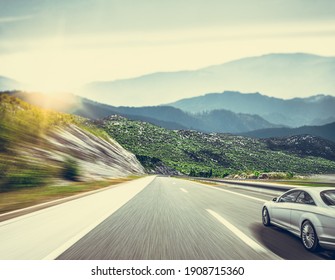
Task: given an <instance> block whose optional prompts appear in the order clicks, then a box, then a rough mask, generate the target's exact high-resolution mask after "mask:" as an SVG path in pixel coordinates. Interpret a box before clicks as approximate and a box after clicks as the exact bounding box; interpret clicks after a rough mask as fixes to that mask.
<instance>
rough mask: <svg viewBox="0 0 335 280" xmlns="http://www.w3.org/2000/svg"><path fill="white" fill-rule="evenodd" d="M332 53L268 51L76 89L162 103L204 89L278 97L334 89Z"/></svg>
mask: <svg viewBox="0 0 335 280" xmlns="http://www.w3.org/2000/svg"><path fill="white" fill-rule="evenodd" d="M334 76H335V58H334V57H322V56H317V55H311V54H303V53H293V54H268V55H263V56H258V57H249V58H243V59H240V60H235V61H231V62H228V63H224V64H221V65H216V66H210V67H207V68H202V69H198V70H193V71H179V72H160V73H153V74H149V75H144V76H141V77H136V78H132V79H123V80H116V81H105V82H92V83H90V84H87V85H86V86H84V87H83V88H82V89H81V91H80V95H82V96H85V97H87V98H90V99H93V100H96V101H99V102H103V103H106V104H112V105H117V106H119V105H128V106H144V105H158V104H166V103H170V102H173V101H175V100H179V99H182V98H189V97H193V96H198V95H201V94H203V93H205V92H222V91H224V90H234V91H241V92H262V93H264V94H266V95H269V96H276V97H280V98H290V97H292V96H295V97H305V96H311V95H314V94H320V93H328V94H335V80H334Z"/></svg>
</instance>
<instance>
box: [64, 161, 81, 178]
mask: <svg viewBox="0 0 335 280" xmlns="http://www.w3.org/2000/svg"><path fill="white" fill-rule="evenodd" d="M63 164H64V165H63V174H62V175H63V178H64V179H67V180H71V181H79V176H80V170H79V165H78V162H77V161H76V160H74V159H72V158H66V159H65V160H64V163H63Z"/></svg>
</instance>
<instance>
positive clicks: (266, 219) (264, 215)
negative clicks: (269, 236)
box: [262, 207, 271, 227]
mask: <svg viewBox="0 0 335 280" xmlns="http://www.w3.org/2000/svg"><path fill="white" fill-rule="evenodd" d="M262 221H263V225H265V226H266V227H267V226H269V225H270V224H271V222H270V215H269V211H268V209H267V208H266V207H263V210H262Z"/></svg>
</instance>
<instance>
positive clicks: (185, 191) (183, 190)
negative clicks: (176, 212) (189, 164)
mask: <svg viewBox="0 0 335 280" xmlns="http://www.w3.org/2000/svg"><path fill="white" fill-rule="evenodd" d="M180 190H181V191H182V192H184V193H188V191H187V190H185V189H183V188H180Z"/></svg>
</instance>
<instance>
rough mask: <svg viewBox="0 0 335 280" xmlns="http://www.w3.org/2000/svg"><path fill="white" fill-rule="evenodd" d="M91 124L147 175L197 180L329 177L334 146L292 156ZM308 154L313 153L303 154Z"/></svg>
mask: <svg viewBox="0 0 335 280" xmlns="http://www.w3.org/2000/svg"><path fill="white" fill-rule="evenodd" d="M93 124H94V125H96V126H98V127H99V128H101V129H104V130H105V131H106V132H107V133H108V134H109V135H110V136H111V137H113V138H114V139H116V140H117V141H118V142H119V143H120V144H121V145H122V146H124V147H125V148H127V149H128V150H129V151H131V152H133V153H134V154H135V155H136V157H137V158H138V159H139V160H140V161H141V163H142V165H144V166H145V167H146V169H147V170H148V171H149V172H157V166H158V168H162V166H164V167H165V170H167V169H173V170H176V172H179V173H182V174H186V175H192V176H202V177H210V176H217V177H223V176H226V175H228V174H236V173H241V172H256V171H257V172H264V171H265V172H273V171H274V172H279V171H281V172H287V173H290V172H298V173H308V174H310V173H332V172H335V162H334V161H331V160H329V159H326V158H332V157H333V156H334V146H331V147H332V148H331V150H330V151H328V149H324V150H323V151H322V152H320V153H319V154H318V151H317V149H318V147H319V146H322V145H323V144H324V143H325V140H322V139H317V138H315V141H320V143H319V145H317V143H315V144H313V145H314V146H313V145H311V146H309V147H308V149H305V150H304V149H302V148H301V152H300V153H298V152H296V153H292V147H291V146H287V147H285V145H279V144H277V146H276V147H275V145H274V144H273V145H272V146H270V145H269V143H267V142H265V141H263V140H258V139H253V138H248V137H241V136H234V135H228V134H218V133H210V134H206V133H202V132H198V131H189V130H178V131H176V130H168V129H164V128H161V127H158V126H154V125H152V124H149V123H145V122H140V121H133V120H128V119H126V118H123V117H120V116H110V117H107V118H104V119H102V120H96V121H94V122H93ZM287 141H288V142H289V141H290V140H287ZM302 143H304V142H302ZM310 149H314V150H315V153H312V154H311V153H309V150H310ZM257 172H256V173H257Z"/></svg>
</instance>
